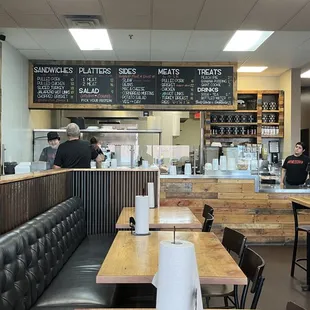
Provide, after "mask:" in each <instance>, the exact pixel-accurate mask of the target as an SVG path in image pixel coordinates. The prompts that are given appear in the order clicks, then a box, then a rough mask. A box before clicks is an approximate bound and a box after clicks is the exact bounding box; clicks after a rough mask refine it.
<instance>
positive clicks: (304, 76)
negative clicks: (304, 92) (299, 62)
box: [300, 70, 310, 79]
mask: <svg viewBox="0 0 310 310" xmlns="http://www.w3.org/2000/svg"><path fill="white" fill-rule="evenodd" d="M300 77H301V78H302V79H310V70H308V71H306V72H304V73H302V74H301V75H300Z"/></svg>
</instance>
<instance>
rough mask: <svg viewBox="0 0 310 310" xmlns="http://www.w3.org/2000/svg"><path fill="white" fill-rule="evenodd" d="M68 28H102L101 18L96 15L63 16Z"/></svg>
mask: <svg viewBox="0 0 310 310" xmlns="http://www.w3.org/2000/svg"><path fill="white" fill-rule="evenodd" d="M65 21H66V23H67V25H68V28H80V29H96V28H103V22H102V18H101V16H96V15H70V16H65Z"/></svg>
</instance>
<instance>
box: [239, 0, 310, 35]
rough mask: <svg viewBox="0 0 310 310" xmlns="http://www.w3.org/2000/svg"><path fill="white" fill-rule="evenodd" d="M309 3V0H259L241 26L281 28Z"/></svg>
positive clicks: (268, 28)
mask: <svg viewBox="0 0 310 310" xmlns="http://www.w3.org/2000/svg"><path fill="white" fill-rule="evenodd" d="M307 3H308V0H294V1H292V0H272V1H270V0H259V1H258V2H257V4H256V5H255V7H254V8H253V9H252V10H251V12H250V13H249V15H248V16H247V18H246V19H245V20H244V22H243V23H242V26H241V27H240V28H241V29H250V30H252V29H256V30H279V29H281V28H282V27H283V26H284V25H285V24H286V23H287V22H288V21H289V20H290V19H291V18H292V17H293V16H294V15H295V14H296V13H297V12H298V11H299V10H300V9H301V8H302V7H304V6H305V5H306V4H307Z"/></svg>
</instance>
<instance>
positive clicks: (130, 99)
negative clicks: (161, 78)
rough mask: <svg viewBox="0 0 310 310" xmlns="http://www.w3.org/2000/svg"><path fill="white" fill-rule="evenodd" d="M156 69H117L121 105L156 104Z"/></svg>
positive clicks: (118, 93) (118, 95)
mask: <svg viewBox="0 0 310 310" xmlns="http://www.w3.org/2000/svg"><path fill="white" fill-rule="evenodd" d="M155 85H156V68H155V67H119V68H117V97H118V103H119V104H152V103H155Z"/></svg>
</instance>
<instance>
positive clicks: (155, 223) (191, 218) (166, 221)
mask: <svg viewBox="0 0 310 310" xmlns="http://www.w3.org/2000/svg"><path fill="white" fill-rule="evenodd" d="M131 216H133V217H135V208H131V207H125V208H123V210H122V212H121V214H120V216H119V218H118V220H117V223H116V229H122V228H123V229H124V228H129V217H131ZM174 226H175V228H177V229H182V228H183V229H201V228H202V224H201V222H200V221H199V220H198V219H197V217H196V216H195V215H194V214H193V212H192V211H191V210H190V209H189V208H187V207H159V208H154V209H150V228H151V229H152V228H158V229H165V228H166V229H172V228H173V227H174Z"/></svg>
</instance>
